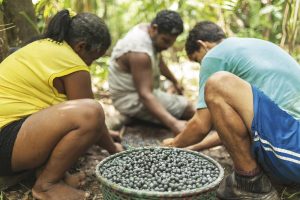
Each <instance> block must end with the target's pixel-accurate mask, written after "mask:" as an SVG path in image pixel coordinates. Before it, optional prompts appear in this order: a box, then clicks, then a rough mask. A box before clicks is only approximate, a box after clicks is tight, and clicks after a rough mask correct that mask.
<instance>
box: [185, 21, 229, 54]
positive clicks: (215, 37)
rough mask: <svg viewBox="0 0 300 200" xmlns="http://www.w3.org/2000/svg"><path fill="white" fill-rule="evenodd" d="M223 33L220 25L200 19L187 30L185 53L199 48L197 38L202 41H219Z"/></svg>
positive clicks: (191, 52) (223, 36)
mask: <svg viewBox="0 0 300 200" xmlns="http://www.w3.org/2000/svg"><path fill="white" fill-rule="evenodd" d="M225 37H226V36H225V33H224V31H223V30H222V28H221V27H219V26H218V25H217V24H215V23H213V22H210V21H202V22H199V23H197V24H196V25H195V26H194V28H193V29H192V30H191V31H190V32H189V36H188V39H187V41H186V43H185V51H186V53H187V55H191V54H193V53H194V52H195V51H198V50H199V49H200V46H199V44H198V43H197V41H198V40H202V41H204V42H219V41H221V40H222V39H224V38H225Z"/></svg>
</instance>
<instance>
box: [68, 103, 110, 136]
mask: <svg viewBox="0 0 300 200" xmlns="http://www.w3.org/2000/svg"><path fill="white" fill-rule="evenodd" d="M74 104H75V106H74V110H73V111H72V114H73V116H74V117H75V121H76V123H77V124H78V125H79V126H80V127H81V128H84V129H89V130H91V129H99V128H101V127H102V126H104V124H105V114H104V111H103V108H102V106H101V104H100V103H98V102H97V101H95V100H92V99H83V100H76V101H75V102H74Z"/></svg>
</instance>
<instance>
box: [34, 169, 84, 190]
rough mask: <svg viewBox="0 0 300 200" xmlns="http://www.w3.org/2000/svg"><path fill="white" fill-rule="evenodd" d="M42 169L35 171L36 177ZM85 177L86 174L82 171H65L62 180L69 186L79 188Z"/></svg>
mask: <svg viewBox="0 0 300 200" xmlns="http://www.w3.org/2000/svg"><path fill="white" fill-rule="evenodd" d="M42 170H43V168H40V169H38V170H36V172H35V176H36V178H38V177H39V176H40V174H41V173H42ZM85 178H86V175H85V173H84V172H78V173H75V174H70V173H69V172H66V173H65V176H64V178H63V180H64V182H65V183H66V184H68V185H69V186H71V187H74V188H79V187H80V186H83V185H84V184H85Z"/></svg>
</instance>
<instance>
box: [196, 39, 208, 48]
mask: <svg viewBox="0 0 300 200" xmlns="http://www.w3.org/2000/svg"><path fill="white" fill-rule="evenodd" d="M197 44H198V45H199V47H203V48H204V49H207V45H206V43H205V42H203V41H202V40H197Z"/></svg>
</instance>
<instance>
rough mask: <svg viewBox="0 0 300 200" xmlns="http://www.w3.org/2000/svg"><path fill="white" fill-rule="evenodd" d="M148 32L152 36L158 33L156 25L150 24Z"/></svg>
mask: <svg viewBox="0 0 300 200" xmlns="http://www.w3.org/2000/svg"><path fill="white" fill-rule="evenodd" d="M150 30H151V32H152V33H153V34H157V31H158V26H157V24H151V26H150Z"/></svg>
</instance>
